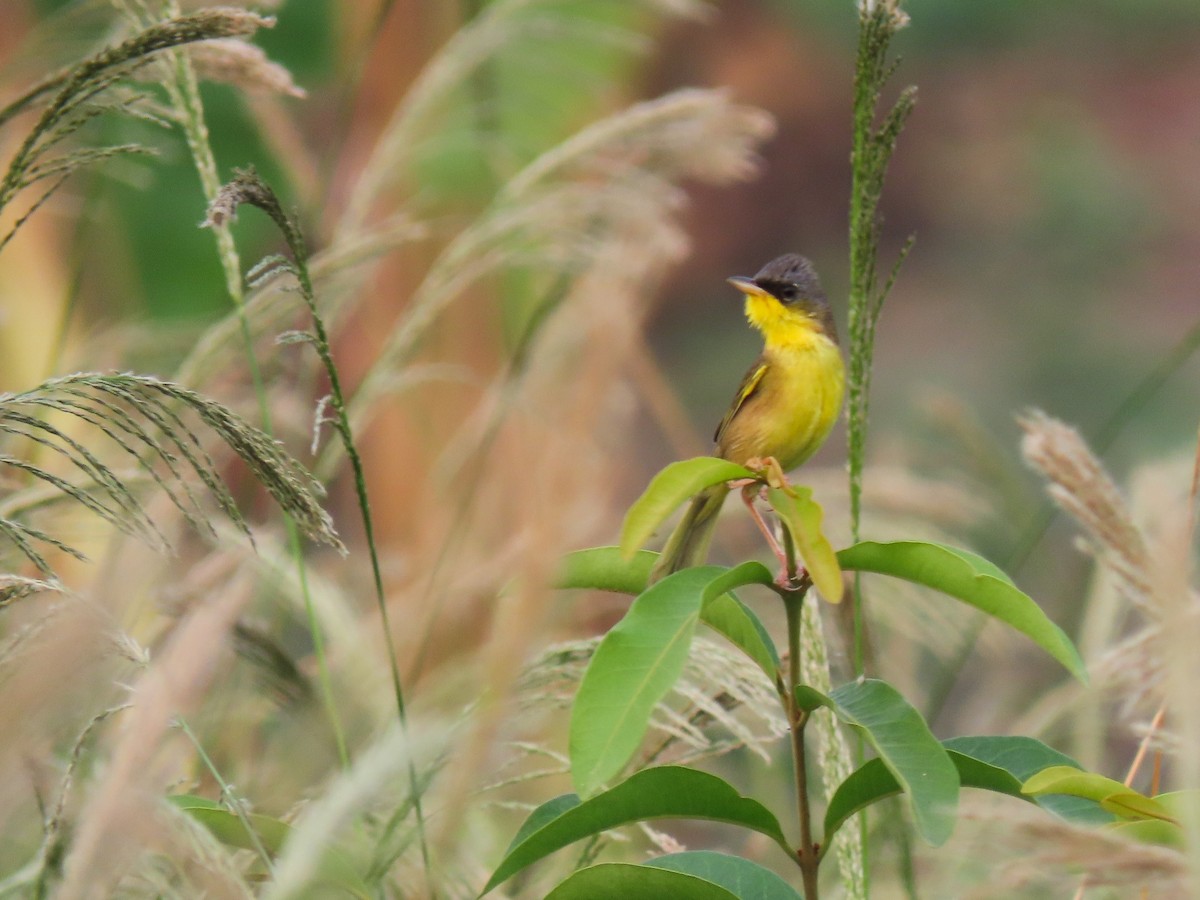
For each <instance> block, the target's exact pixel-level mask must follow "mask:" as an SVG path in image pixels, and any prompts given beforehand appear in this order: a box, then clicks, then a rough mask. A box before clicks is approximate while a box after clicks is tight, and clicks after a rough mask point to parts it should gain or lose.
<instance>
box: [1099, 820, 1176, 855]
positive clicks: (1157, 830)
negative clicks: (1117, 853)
mask: <svg viewBox="0 0 1200 900" xmlns="http://www.w3.org/2000/svg"><path fill="white" fill-rule="evenodd" d="M1108 828H1109V829H1111V830H1113V831H1115V832H1117V833H1118V834H1120V835H1122V836H1123V837H1127V838H1132V839H1133V840H1135V841H1141V842H1142V843H1143V844H1158V845H1159V846H1163V847H1176V848H1178V849H1181V850H1182V849H1183V848H1184V847H1185V846H1187V841H1186V840H1185V839H1184V831H1183V828H1181V827H1180V826H1179V825H1178V824H1176V823H1175V822H1169V821H1165V820H1163V819H1135V820H1133V821H1122V822H1113V823H1112V824H1111V825H1109V826H1108Z"/></svg>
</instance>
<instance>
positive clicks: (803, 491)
mask: <svg viewBox="0 0 1200 900" xmlns="http://www.w3.org/2000/svg"><path fill="white" fill-rule="evenodd" d="M767 496H768V498H769V501H770V504H771V508H772V509H774V510H775V512H776V513H777V514H778V515H779V521H781V522H783V524H784V527H786V528H787V530H788V534H790V535H791V536H792V541H793V542H794V543H795V544H796V552H797V553H799V554H800V559H801V560H802V561H803V562H804V568H805V569H807V570H808V576H809V578H811V579H812V582H813V586H814V587H815V588H816V589H817V590H818V591H820V592H821V596H822V597H824V598H825V599H826V600H828V601H829V602H830V603H841V602H842V592H843V584H842V569H841V566H839V565H838V556H837V554H836V553H834V552H833V546H832V545H831V544H830V543H829V538H827V537H825V533H824V532H823V531H822V530H821V519H822V517H823V513H822V511H821V507H820V505H819V504H818V503H817V502H816V501H815V500H813V498H812V491H811V490H810V489H809V488H806V487H798V486H792V487H790V488H770V489H769V490H768V491H767Z"/></svg>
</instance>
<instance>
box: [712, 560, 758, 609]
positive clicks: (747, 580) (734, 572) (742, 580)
mask: <svg viewBox="0 0 1200 900" xmlns="http://www.w3.org/2000/svg"><path fill="white" fill-rule="evenodd" d="M747 584H761V585H764V586H766V587H769V588H774V587H775V576H773V575H772V574H771V570H770V569H768V568H767V567H766V566H764V565H763V564H762V563H760V562H755V561H754V560H751V561H750V562H744V563H742V564H741V565H738V566H734V567H733V568H732V569H728V570H726V571H725V572H723V573H722V574H721V575H719V576H718V577H716V578H714V579H713V580H712V581H710V582H709V583H708V586H707V587H706V588H705V589H704V595H703V598H702V599H703V602H704V603H705V605H707V604H709V603H711V602H712V601H713V600H715V599H716V598H717V597H720V596H721V595H722V594H724V593H725V592H726V591H732V590H733V589H734V588H739V587H743V586H744V585H747Z"/></svg>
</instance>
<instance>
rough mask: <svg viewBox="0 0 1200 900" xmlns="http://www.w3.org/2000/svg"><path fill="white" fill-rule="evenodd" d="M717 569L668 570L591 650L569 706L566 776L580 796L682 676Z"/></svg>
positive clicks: (627, 752) (637, 740) (630, 744)
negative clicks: (568, 766)
mask: <svg viewBox="0 0 1200 900" xmlns="http://www.w3.org/2000/svg"><path fill="white" fill-rule="evenodd" d="M723 571H724V569H721V568H718V567H716V566H701V567H697V568H691V569H684V570H682V571H680V572H675V573H673V574H671V575H668V576H667V577H666V578H664V579H663V580H662V581H659V582H657V583H656V584H654V585H652V586H651V587H650V588H649V589H647V590H646V591H645V593H643V594H641V595H640V596H639V597H638V598H637V599H636V600H634V601H633V603H632V605H630V607H629V611H628V612H626V613H625V617H624V618H623V619H621V621H620V622H618V623H617V624H616V625H615V626H613V628H612V630H611V631H609V633H608V634H606V635H605V636H604V638H603V639H602V640H601V641H600V643H599V645H598V646H597V647H596V652H595V653H594V654H593V655H592V659H591V662H589V663H588V667H587V671H586V672H584V674H583V681H582V682H581V683H580V685H579V691H578V693H576V695H575V703H574V705H573V706H572V708H571V734H570V756H571V777H572V779H573V781H574V783H575V790H576V791H577V792H578V793H579V794H580V795H581V796H583V797H587V796H589V795H590V794H594V793H595V792H596V791H597V790H599V788H600V787H601V786H602V785H603V784H604V782H606V781H607V780H608V779H610V778H612V777H613V776H614V775H616V774H617V773H618V772H620V771H621V769H622V768H623V767H624V765H625V763H626V762H628V761H629V757H631V756H632V755H633V754H634V752H635V751H636V750H637V748H638V746H639V745H640V744H641V742H642V738H643V737H644V736H645V734H646V726H647V724H648V723H649V721H650V713H651V712H652V711H653V710H654V707H655V705H656V704H657V703H658V701H659V700H661V699H662V698H663V696H664V695H665V694H666V693H667V691H669V690H670V689H671V686H672V685H674V684H675V682H676V681H677V680H678V679H679V676H680V675H681V674H682V673H683V667H684V664H685V663H686V662H687V656H688V651H689V650H690V649H691V644H692V635H693V633H694V632H695V630H696V622H697V620H698V619H699V615H700V603H701V597H702V596H703V594H704V588H705V587H706V586H707V585H708V583H709V582H710V581H712V580H713V579H714V578H715V577H717V576H719V575H720V574H721V573H722V572H723Z"/></svg>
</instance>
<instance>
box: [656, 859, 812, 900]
mask: <svg viewBox="0 0 1200 900" xmlns="http://www.w3.org/2000/svg"><path fill="white" fill-rule="evenodd" d="M646 865H647V866H653V867H655V868H661V869H670V870H672V871H674V872H686V873H687V874H689V875H695V876H696V877H698V878H703V879H704V880H705V881H709V882H712V883H713V884H718V885H720V886H721V887H723V888H726V889H728V890H729V891H732V892H733V895H734V896H735V897H739V898H742V900H749V898H754V900H801V895H800V894H798V893H796V891H795V889H794V888H792V887H791V886H790V885H789V884H788V883H787V882H786V881H784V880H783V879H782V878H780V877H779V876H778V875H776V874H775V873H774V872H772V871H771V870H770V869H767V868H764V867H763V866H760V865H759V864H758V863H756V862H751V861H750V860H748V859H743V858H742V857H740V856H729V855H728V854H725V853H714V852H712V851H711V850H691V851H688V852H685V853H671V854H669V855H667V856H658V857H655V858H654V859H651V860H648V861H647V862H646Z"/></svg>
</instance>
